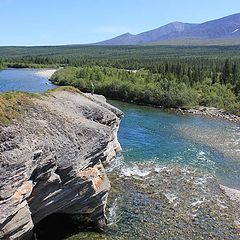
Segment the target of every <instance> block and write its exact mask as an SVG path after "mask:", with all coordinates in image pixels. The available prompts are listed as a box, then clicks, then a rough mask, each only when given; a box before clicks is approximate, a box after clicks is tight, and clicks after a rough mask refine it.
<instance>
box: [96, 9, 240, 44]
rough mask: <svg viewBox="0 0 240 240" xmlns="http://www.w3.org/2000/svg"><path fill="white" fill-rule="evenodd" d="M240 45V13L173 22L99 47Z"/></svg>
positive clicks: (120, 37)
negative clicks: (224, 42) (221, 43)
mask: <svg viewBox="0 0 240 240" xmlns="http://www.w3.org/2000/svg"><path fill="white" fill-rule="evenodd" d="M238 40H239V43H240V13H237V14H233V15H230V16H227V17H223V18H220V19H216V20H212V21H208V22H204V23H200V24H193V23H183V22H172V23H169V24H167V25H164V26H162V27H159V28H156V29H153V30H150V31H147V32H143V33H140V34H137V35H133V34H131V33H125V34H123V35H120V36H117V37H115V38H112V39H109V40H105V41H102V42H98V43H96V44H97V45H145V44H147V45H148V44H174V43H175V44H178V43H179V44H186V43H189V44H191V43H194V42H195V43H196V42H199V43H203V44H204V43H206V42H208V43H211V42H213V43H216V42H223V41H231V42H238Z"/></svg>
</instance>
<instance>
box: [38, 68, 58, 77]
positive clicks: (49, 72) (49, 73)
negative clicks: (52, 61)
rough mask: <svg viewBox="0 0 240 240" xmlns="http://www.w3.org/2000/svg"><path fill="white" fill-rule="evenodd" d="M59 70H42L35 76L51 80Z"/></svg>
mask: <svg viewBox="0 0 240 240" xmlns="http://www.w3.org/2000/svg"><path fill="white" fill-rule="evenodd" d="M57 70H58V69H40V70H38V71H37V72H35V73H34V74H35V75H37V76H39V77H47V78H50V77H51V76H52V75H53V74H54V73H55V72H56V71H57Z"/></svg>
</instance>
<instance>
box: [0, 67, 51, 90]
mask: <svg viewBox="0 0 240 240" xmlns="http://www.w3.org/2000/svg"><path fill="white" fill-rule="evenodd" d="M38 72H39V69H15V68H10V69H6V70H2V71H0V92H9V91H27V92H33V93H38V92H45V91H47V90H49V89H52V88H54V87H55V86H54V85H53V84H52V83H51V82H50V81H49V80H48V79H47V77H42V76H39V75H38V74H37V73H38Z"/></svg>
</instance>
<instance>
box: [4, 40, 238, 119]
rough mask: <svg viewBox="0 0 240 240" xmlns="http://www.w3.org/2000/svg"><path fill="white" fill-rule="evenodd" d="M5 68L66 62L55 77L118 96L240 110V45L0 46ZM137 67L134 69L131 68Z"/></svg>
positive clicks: (144, 101)
mask: <svg viewBox="0 0 240 240" xmlns="http://www.w3.org/2000/svg"><path fill="white" fill-rule="evenodd" d="M1 62H2V65H3V66H5V67H46V66H47V67H59V66H61V67H64V69H62V70H60V71H58V72H57V73H55V74H54V76H53V78H52V80H53V82H55V83H57V84H59V85H72V86H75V87H77V88H79V89H81V90H82V91H91V90H92V85H94V88H95V92H96V93H99V94H104V95H105V96H107V97H109V98H113V99H120V100H125V101H132V102H136V103H141V104H153V105H157V106H163V107H182V108H183V107H187V108H188V107H191V106H195V105H205V106H215V107H218V108H224V109H227V110H228V111H231V112H233V113H236V114H240V46H212V47H199V46H196V47H188V46H181V47H180V46H117V47H116V46H114V47H113V46H112V47H111V46H108V47H106V46H93V45H92V46H78V45H72V46H55V47H0V65H1ZM130 70H134V71H130Z"/></svg>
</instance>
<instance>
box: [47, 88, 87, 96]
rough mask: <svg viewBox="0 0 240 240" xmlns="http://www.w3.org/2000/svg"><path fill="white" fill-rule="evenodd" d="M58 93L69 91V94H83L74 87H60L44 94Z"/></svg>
mask: <svg viewBox="0 0 240 240" xmlns="http://www.w3.org/2000/svg"><path fill="white" fill-rule="evenodd" d="M58 91H67V92H73V93H80V94H81V93H82V92H81V91H80V90H79V89H77V88H75V87H72V86H60V87H57V88H53V89H50V90H48V91H46V92H45V93H44V94H45V95H48V94H50V93H52V92H58Z"/></svg>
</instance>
